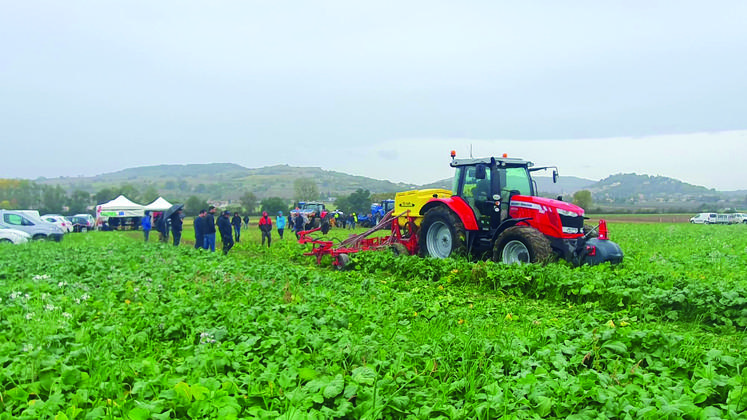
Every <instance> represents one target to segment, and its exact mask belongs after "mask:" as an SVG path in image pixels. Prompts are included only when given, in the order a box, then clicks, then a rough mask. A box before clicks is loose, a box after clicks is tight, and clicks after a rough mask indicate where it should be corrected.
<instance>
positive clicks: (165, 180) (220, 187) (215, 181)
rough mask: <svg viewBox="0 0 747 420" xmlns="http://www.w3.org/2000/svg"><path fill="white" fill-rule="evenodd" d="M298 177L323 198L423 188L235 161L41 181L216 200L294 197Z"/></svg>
mask: <svg viewBox="0 0 747 420" xmlns="http://www.w3.org/2000/svg"><path fill="white" fill-rule="evenodd" d="M298 178H310V179H313V180H316V181H317V184H318V186H319V191H320V192H321V193H322V196H323V197H336V196H340V195H348V194H350V193H352V192H354V191H355V190H356V189H358V188H363V189H367V190H369V191H371V192H372V193H373V192H383V193H386V192H397V191H404V190H410V189H415V188H418V186H417V185H415V184H406V183H395V182H391V181H385V180H378V179H372V178H367V177H363V176H356V175H349V174H345V173H342V172H335V171H327V170H324V169H321V168H316V167H293V166H288V165H276V166H267V167H263V168H253V169H250V168H245V167H243V166H241V165H236V164H233V163H210V164H190V165H157V166H144V167H138V168H129V169H124V170H121V171H117V172H111V173H106V174H101V175H96V176H92V177H60V178H52V179H47V178H40V179H37V180H36V182H38V183H43V184H50V185H60V186H62V187H63V188H65V189H67V190H68V191H73V190H76V189H78V190H83V191H87V192H90V193H95V192H96V191H99V190H101V189H103V188H108V187H113V186H118V185H121V184H131V185H133V186H135V187H136V188H137V189H138V190H139V191H144V190H145V189H147V188H149V187H153V188H155V189H156V190H158V192H159V193H160V194H161V195H163V196H167V197H175V198H180V199H181V198H186V197H188V196H190V195H197V196H200V197H204V198H211V199H215V200H234V199H238V198H239V197H240V196H241V195H242V194H243V193H244V192H246V191H251V192H253V193H254V194H255V195H256V196H257V197H259V198H260V199H261V198H265V197H281V198H287V199H290V198H292V197H293V194H294V189H293V182H294V181H295V180H296V179H298Z"/></svg>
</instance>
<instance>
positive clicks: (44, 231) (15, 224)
mask: <svg viewBox="0 0 747 420" xmlns="http://www.w3.org/2000/svg"><path fill="white" fill-rule="evenodd" d="M0 224H2V225H3V226H5V227H9V228H11V229H18V230H20V231H23V232H26V233H28V234H29V235H31V237H32V238H33V239H54V240H55V241H57V242H59V241H61V240H62V236H63V235H64V232H63V231H62V229H61V228H59V227H57V226H55V225H53V224H52V223H49V222H45V221H44V220H42V219H41V218H39V217H37V216H35V215H34V214H33V213H32V212H28V211H25V210H0Z"/></svg>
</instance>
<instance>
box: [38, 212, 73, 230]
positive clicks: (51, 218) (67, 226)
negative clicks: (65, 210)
mask: <svg viewBox="0 0 747 420" xmlns="http://www.w3.org/2000/svg"><path fill="white" fill-rule="evenodd" d="M41 219H42V220H44V221H45V222H49V223H52V224H54V225H56V226H57V227H59V228H61V229H62V230H64V231H65V232H67V233H70V232H72V231H73V224H72V223H71V222H70V221H69V220H67V219H66V218H64V217H63V216H60V215H59V214H45V215H44V216H41Z"/></svg>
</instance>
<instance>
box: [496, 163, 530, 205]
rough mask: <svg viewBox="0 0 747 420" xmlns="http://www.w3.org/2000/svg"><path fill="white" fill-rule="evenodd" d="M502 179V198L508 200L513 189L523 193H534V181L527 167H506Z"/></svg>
mask: <svg viewBox="0 0 747 420" xmlns="http://www.w3.org/2000/svg"><path fill="white" fill-rule="evenodd" d="M502 172H503V174H502V175H503V176H505V179H501V181H502V182H501V199H503V200H507V199H508V197H509V194H510V193H511V191H518V192H519V194H521V195H532V181H531V180H530V178H529V173H528V172H527V170H526V168H523V167H522V168H506V169H505V170H504V171H502Z"/></svg>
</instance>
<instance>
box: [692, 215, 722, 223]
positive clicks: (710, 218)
mask: <svg viewBox="0 0 747 420" xmlns="http://www.w3.org/2000/svg"><path fill="white" fill-rule="evenodd" d="M717 220H718V214H716V213H698V214H696V215H695V216H693V217H691V218H690V223H696V224H706V225H709V224H711V223H716V221H717Z"/></svg>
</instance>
